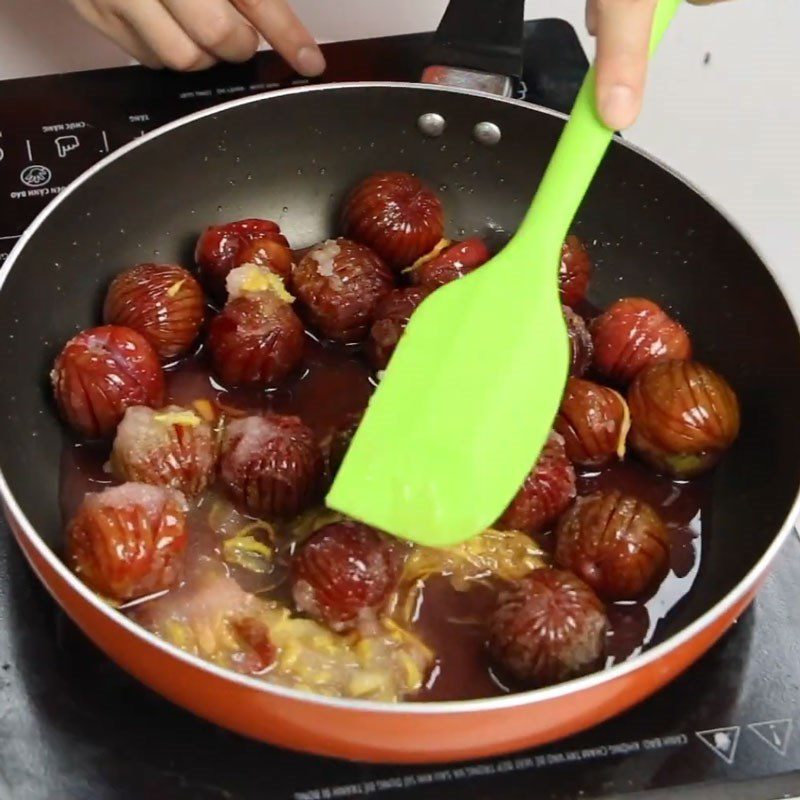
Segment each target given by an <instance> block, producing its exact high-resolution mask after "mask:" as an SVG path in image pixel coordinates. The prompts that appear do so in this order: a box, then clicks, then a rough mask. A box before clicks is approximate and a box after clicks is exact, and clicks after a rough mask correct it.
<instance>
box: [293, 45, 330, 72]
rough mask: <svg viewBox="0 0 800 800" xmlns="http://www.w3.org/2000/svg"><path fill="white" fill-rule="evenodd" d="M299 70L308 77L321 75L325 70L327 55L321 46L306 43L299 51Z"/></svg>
mask: <svg viewBox="0 0 800 800" xmlns="http://www.w3.org/2000/svg"><path fill="white" fill-rule="evenodd" d="M297 71H298V72H299V73H300V74H301V75H305V76H306V77H307V78H313V77H315V76H316V75H321V74H322V73H323V72H324V71H325V56H323V55H322V51H321V50H320V49H319V47H315V46H314V45H310V44H306V45H303V47H301V48H300V49H299V50H298V51H297Z"/></svg>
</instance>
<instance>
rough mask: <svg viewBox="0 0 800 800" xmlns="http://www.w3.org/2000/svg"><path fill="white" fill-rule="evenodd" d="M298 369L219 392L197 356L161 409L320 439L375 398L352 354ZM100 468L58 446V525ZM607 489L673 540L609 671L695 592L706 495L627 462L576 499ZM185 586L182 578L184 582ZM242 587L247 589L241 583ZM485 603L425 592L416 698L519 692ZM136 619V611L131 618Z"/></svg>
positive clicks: (616, 610)
mask: <svg viewBox="0 0 800 800" xmlns="http://www.w3.org/2000/svg"><path fill="white" fill-rule="evenodd" d="M305 363H306V367H305V371H304V372H303V373H302V374H299V375H298V376H297V377H296V378H294V379H293V380H291V381H289V382H287V383H286V384H285V385H284V386H282V387H281V388H280V389H278V390H276V391H272V392H248V391H243V392H225V391H223V390H222V389H221V387H219V386H218V385H216V384H215V383H214V380H213V378H212V377H211V375H210V373H209V370H208V367H207V366H206V363H205V359H204V358H203V356H202V354H200V355H198V356H196V357H194V358H192V359H190V360H188V361H186V362H183V363H182V364H181V365H179V367H178V368H174V369H172V370H170V372H169V373H168V400H169V402H173V403H178V404H185V403H189V402H191V401H193V400H197V399H199V398H203V397H205V398H209V399H210V398H213V399H215V400H218V401H221V402H222V403H225V404H227V405H230V406H232V407H234V408H237V409H242V410H248V411H258V410H272V411H276V412H279V413H289V414H296V415H298V416H300V417H302V419H303V420H304V421H305V422H306V423H307V424H308V425H310V426H311V427H312V428H313V429H314V431H315V432H316V434H317V435H318V436H319V437H320V438H321V437H324V436H325V435H326V434H328V433H329V432H330V431H331V430H334V429H336V428H338V427H339V426H341V425H342V424H343V423H344V422H345V421H346V420H347V418H348V416H350V415H352V414H353V413H354V412H358V411H360V410H361V409H363V408H364V407H365V406H366V403H367V400H368V398H369V395H370V393H371V391H372V385H371V383H370V374H369V371H368V370H367V368H366V367H365V366H364V365H363V363H362V361H361V359H360V358H359V357H358V353H357V352H356V351H355V350H352V349H351V350H348V349H342V348H333V347H328V346H325V345H321V344H319V343H317V342H316V341H313V340H310V341H309V347H308V355H307V358H306V362H305ZM107 459H108V448H107V446H106V447H97V446H90V445H77V444H72V443H68V444H66V445H65V447H64V449H63V453H62V459H61V492H60V498H61V511H62V515H63V519H64V520H65V521H66V520H68V519H69V518H70V517H71V516H72V515H73V514H74V512H75V510H76V509H77V507H78V505H79V504H80V502H81V500H82V499H83V497H84V495H85V494H86V492H90V491H101V490H102V489H103V488H104V487H105V486H108V485H110V484H112V483H113V482H114V481H113V479H112V477H111V476H110V475H109V474H108V473H107V472H106V470H105V469H104V466H103V465H104V464H105V462H106V461H107ZM610 488H616V489H620V490H623V491H626V492H630V493H631V494H634V495H636V496H638V497H640V498H641V499H643V500H645V501H646V502H648V503H650V504H651V505H652V506H653V507H654V508H655V509H656V510H657V511H659V513H660V514H661V516H662V518H663V520H664V521H665V523H666V524H667V526H668V527H669V529H670V531H671V535H672V541H673V547H672V569H671V571H670V574H669V576H668V577H667V579H666V580H665V581H664V582H663V583H662V585H661V586H660V588H659V589H658V591H657V592H656V593H655V594H654V595H653V596H652V597H651V598H649V599H648V600H646V601H644V602H637V603H625V604H623V603H618V604H615V605H613V606H611V608H610V611H609V616H610V619H611V630H610V632H609V635H608V648H607V649H608V663H615V662H618V661H622V660H624V659H626V658H629V657H630V656H632V655H635V654H636V653H638V652H640V651H641V650H642V648H643V647H646V646H647V644H648V643H649V642H650V641H651V640H652V639H653V637H654V635H656V632H657V628H658V625H659V623H660V621H661V620H663V618H664V617H665V615H666V614H668V613H669V611H670V610H671V609H672V608H673V607H674V606H675V605H676V604H677V603H678V602H679V601H680V600H681V599H682V598H683V597H684V596H685V594H686V593H687V592H688V591H689V589H690V588H691V586H692V584H693V583H694V580H695V578H696V576H697V571H698V567H699V561H700V554H701V542H702V538H701V529H702V514H701V509H702V507H703V505H704V501H705V499H706V497H707V492H708V486H707V483H706V482H705V481H702V480H701V481H695V482H692V483H689V484H676V483H673V482H671V481H669V480H666V479H664V478H660V477H658V476H656V475H654V474H653V473H652V472H650V471H649V470H647V469H646V468H644V467H643V466H641V465H639V464H638V463H637V462H636V461H634V460H632V459H631V460H628V461H626V462H623V463H620V464H616V465H614V466H612V467H610V468H608V469H605V470H603V471H602V472H599V473H586V474H583V475H581V476H580V477H579V481H578V491H579V493H580V494H587V493H589V492H591V491H594V490H598V489H610ZM196 538H197V542H196V543H195V546H194V551H195V556H198V554H199V555H206V556H207V555H208V553H209V552H211V548H210V547H208V548H207V547H206V545H205V542H206V540H207V537H204V536H202V535H201V534H200V533H198V535H197V537H196ZM542 544H543V546H544V547H545V548H547V547H549V546H550V542H549V537H548V536H544V537H542ZM199 560H202V559H201V558H199V557H194V558H190V559H189V562H188V563H189V564H190V565H191V564H192V563H197V562H198V561H199ZM190 569H191V566H190ZM191 578H192V576H191V574H189V575H187V577H186V580H187V581H191ZM243 581H244V582H246V581H247V577H246V576H245V577H243ZM243 588H245V589H248V590H249V589H250V588H251V587H249V586H244V587H243ZM276 591H278V592H280V591H281V590H280V589H278V590H276ZM154 602H158V601H154ZM492 604H493V593H492V591H490V590H489V589H488V588H486V587H483V586H480V585H476V587H475V588H474V589H472V590H470V591H468V592H458V591H456V590H455V589H453V588H452V587H451V585H450V584H449V583H448V582H447V581H446V580H444V579H441V578H438V579H432V580H429V581H428V582H427V583H426V585H425V588H424V590H423V592H422V594H421V597H420V601H419V604H418V606H417V613H416V630H417V632H418V633H419V634H421V636H422V638H423V639H424V640H425V642H426V643H427V644H428V645H429V646H430V647H431V648H432V649H433V650H434V652H435V653H436V655H437V661H436V664H435V666H434V668H433V670H432V672H431V673H430V675H429V678H428V682H427V686H426V688H425V689H423V690H422V692H421V693H420V694H419V695H418V697H417V698H416V699H419V700H456V699H468V698H476V697H491V696H495V695H500V694H504V693H506V692H509V691H516V690H518V689H519V688H521V687H516V686H511V685H508V684H507V682H505V681H504V679H503V678H501V677H498V676H497V675H495V673H494V672H493V671H492V669H491V667H490V664H489V661H488V659H487V657H486V655H485V649H484V643H485V638H486V636H485V625H484V623H485V620H486V618H487V615H488V614H489V612H490V610H491V607H492ZM140 612H141V609H140V610H139V611H137V612H136V613H140ZM131 613H134V612H131Z"/></svg>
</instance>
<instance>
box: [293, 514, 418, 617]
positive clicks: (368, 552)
mask: <svg viewBox="0 0 800 800" xmlns="http://www.w3.org/2000/svg"><path fill="white" fill-rule="evenodd" d="M401 567H402V558H401V555H400V551H399V548H398V546H397V545H396V544H394V543H392V542H390V541H389V540H388V539H387V538H386V537H384V536H382V535H381V534H380V533H378V532H377V531H375V530H373V529H372V528H369V527H367V526H366V525H362V524H361V523H358V522H335V523H332V524H330V525H326V526H325V527H323V528H320V529H319V530H318V531H316V532H315V533H314V534H313V535H312V536H311V537H310V538H309V539H308V540H307V541H306V542H305V543H304V544H303V545H302V546H301V547H300V548H299V549H298V551H297V553H296V554H295V556H294V558H293V559H292V570H291V571H292V596H293V597H294V601H295V605H296V606H297V608H298V610H299V611H302V612H303V613H305V614H308V615H309V616H310V617H312V618H314V619H317V620H320V621H322V622H324V623H326V624H327V625H328V626H329V627H330V628H332V629H333V630H336V631H343V630H348V629H351V628H354V627H356V625H357V624H358V623H359V621H366V620H365V619H364V618H365V617H366V616H372V617H374V615H375V614H377V613H378V612H379V611H380V610H381V609H382V608H383V607H384V606H385V605H386V603H387V601H388V600H389V598H390V596H391V595H392V593H393V592H394V590H395V589H396V587H397V583H398V581H399V578H400V570H401Z"/></svg>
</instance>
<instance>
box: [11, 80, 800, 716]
mask: <svg viewBox="0 0 800 800" xmlns="http://www.w3.org/2000/svg"><path fill="white" fill-rule="evenodd" d="M369 88H372V89H388V90H393V89H402V90H409V89H411V90H416V91H421V92H432V93H436V92H446V93H455V94H460V95H468V96H477V97H480V98H483V99H490V100H494V101H496V102H500V103H506V104H510V105H514V106H519V107H522V108H525V109H527V110H531V111H535V112H538V113H544V114H546V115H548V116H551V117H555V118H557V119H561V120H566V119H567V115H565V114H562V113H561V112H558V111H554V110H553V109H549V108H545V107H543V106H539V105H535V104H532V103H528V102H526V101H524V100H518V99H515V98H499V97H496V96H495V95H492V94H488V93H486V92H478V91H473V90H469V89H458V88H452V87H446V86H438V85H431V84H419V83H403V82H382V81H370V82H346V83H331V84H314V85H308V86H299V87H293V88H288V89H281V90H276V91H271V92H265V93H262V94H257V95H251V96H248V97H242V98H238V99H236V100H231V101H228V102H226V103H221V104H219V105H216V106H213V107H211V108H208V109H203V110H201V111H197V112H195V113H193V114H190V115H187V116H185V117H181V118H180V119H177V120H174V121H173V122H170V123H168V124H166V125H163V126H161V127H159V128H156V129H155V130H153V131H151V132H149V133H147V134H145V135H144V136H140V137H138V138H136V139H134V140H133V141H131V142H128V143H127V144H125V145H123V146H122V147H120V148H118V149H117V150H115V151H114V152H112V153H110V154H109V155H107V156H106V157H105V158H103V159H101V160H100V161H98V162H97V163H96V164H94V165H93V166H91V167H90V168H89V169H87V170H86V171H85V172H84V173H83V174H82V175H80V176H78V177H77V178H76V179H75V180H74V181H72V183H70V184H69V186H67V187H66V188H65V189H64V190H63V191H62V192H61V193H59V194H58V195H57V196H56V197H55V198H54V199H53V200H52V201H51V202H50V203H48V205H47V206H46V207H45V208H44V209H43V210H42V211H41V212H40V213H39V214H38V215H37V216H36V218H35V219H34V221H33V222H32V223H31V224H30V225H29V226H28V228H27V229H26V230H25V231H24V233H23V234H22V235H21V236H20V238H19V240H18V241H17V243H16V244H15V246H14V247H13V249H12V250H11V252H10V253H9V255H8V258H7V259H6V262H5V263H4V264H3V266H2V269H0V291H2V290H3V287H4V286H5V283H6V280H7V278H8V275H9V274H10V272H11V270H12V269H13V267H14V264H15V263H16V261H17V259H18V257H19V254H20V253H21V252H22V251H23V250H24V249H25V247H26V246H27V245H28V243H29V242H30V240H31V239H32V238H33V236H34V234H35V233H36V232H37V231H38V229H39V228H40V227H41V225H42V224H43V223H44V221H45V220H46V219H47V218H48V217H49V216H50V215H51V214H52V212H53V211H54V209H55V208H57V207H58V205H59V204H60V203H61V202H62V201H64V200H65V199H66V197H68V196H69V195H71V194H72V193H73V192H74V191H76V190H77V189H78V188H79V187H80V186H82V185H83V184H84V183H85V182H87V181H88V180H89V179H90V178H91V177H92V176H93V175H94V174H95V173H97V172H99V171H100V170H102V169H104V168H105V167H106V166H108V165H109V164H111V163H113V162H114V161H116V160H117V159H119V158H121V157H122V156H124V155H126V154H127V153H128V152H130V151H132V150H134V149H135V148H137V147H140V146H142V145H143V144H145V143H147V142H150V141H153V140H154V139H157V138H159V137H161V136H164V135H165V134H167V133H169V132H170V131H172V130H175V129H177V128H181V127H183V126H184V125H188V124H191V123H193V122H195V121H197V120H200V119H203V118H206V117H214V116H216V115H218V114H222V113H224V112H226V111H228V110H230V109H233V108H238V107H240V106H245V105H249V104H251V103H257V102H264V101H268V100H270V99H271V98H277V97H284V96H287V95H296V94H305V93H308V92H318V91H334V90H348V89H349V90H361V89H369ZM614 142H615V144H616V145H617V146H622V147H625V148H627V149H629V150H631V151H632V152H634V153H636V154H637V155H639V156H641V157H643V158H646V159H647V160H648V161H650V162H651V163H653V164H655V165H656V166H658V167H660V168H661V169H663V170H664V171H665V172H667V173H669V174H670V175H671V176H672V177H673V178H675V179H677V180H679V181H680V182H681V183H683V184H684V185H685V186H687V188H689V189H690V190H692V191H693V192H695V193H696V194H697V195H699V196H700V197H701V198H702V199H703V200H704V201H705V202H706V203H708V204H709V205H710V206H711V207H712V208H713V209H714V210H715V211H717V213H719V214H720V215H721V216H722V217H723V218H724V219H725V221H726V222H727V223H728V224H729V225H730V226H731V227H732V228H733V229H734V230H735V231H736V233H737V234H738V235H739V236H740V237H741V238H742V239H743V240H744V242H745V243H746V244H747V245H748V247H750V248H751V250H752V251H753V252H754V253H755V254H756V255H757V256H758V258H759V260H760V261H761V263H762V264H763V265H764V268H765V269H766V270H767V272H768V273H769V275H770V277H771V278H772V280H773V281H774V283H775V285H776V286H777V288H778V290H779V291H780V293H781V295H782V297H783V299H784V302H785V303H786V305H787V307H788V309H789V312H790V313H791V315H792V317H793V319H794V322H795V326H796V327H797V328H798V330H799V331H800V322H799V320H800V316H799V315H798V310H797V309H796V308H795V307H794V305H793V303H792V301H791V299H790V296H789V295H788V294H787V292H786V291H785V290H784V286H783V285H782V282H781V279H780V278H779V277H778V276H777V275H776V274H775V273H774V272H773V270H772V269H770V267H769V266H768V264H767V263H766V261H765V260H764V258H763V257H762V256H761V253H760V252H759V250H758V249H757V248H756V247H755V246H754V245H753V243H752V242H751V241H750V238H749V237H748V236H747V235H746V234H745V233H744V232H743V231H741V230H740V229H739V227H738V226H737V225H736V224H735V223H734V222H733V221H732V220H731V219H730V218H729V217H728V215H727V214H726V213H724V212H723V210H722V209H721V208H720V207H719V205H718V204H717V203H715V202H714V201H713V200H712V199H710V198H709V197H707V196H706V195H705V194H704V193H703V192H702V191H700V190H699V189H698V188H697V187H696V186H695V185H694V184H693V183H692V182H691V181H689V180H687V179H686V178H685V177H684V176H683V175H681V174H680V173H678V172H677V171H675V170H674V169H672V168H671V167H669V166H668V165H666V164H664V163H663V162H662V161H660V160H659V159H658V158H656V157H654V156H652V155H651V154H649V153H648V152H647V151H645V150H644V149H642V148H641V147H638V146H637V145H635V144H632V143H630V142H628V141H626V140H623V139H622V138H621V137H619V136H615V137H614ZM0 501H2V503H3V505H4V507H5V509H6V512H7V513H8V514H10V515H11V516H12V517H13V519H14V522H15V523H16V525H17V526H18V530H16V529H15V530H14V531H13V532H14V534H15V537H16V536H20V535H23V534H24V536H25V537H26V539H27V540H28V542H30V544H31V546H32V547H33V548H34V550H35V551H36V552H37V553H38V555H39V556H40V557H41V558H42V559H43V560H44V561H45V562H46V563H47V565H48V566H49V567H50V568H51V569H53V570H54V571H55V572H56V573H57V574H58V576H59V577H60V578H61V579H62V580H63V581H64V582H65V583H66V584H67V585H68V586H69V587H70V589H72V590H73V591H74V592H77V594H78V595H79V596H80V597H81V599H82V600H84V601H86V602H87V603H89V604H90V605H91V606H92V607H93V608H94V610H95V611H98V612H100V613H101V614H103V615H104V616H106V617H107V618H108V620H109V621H111V622H114V623H116V624H118V625H121V626H122V628H123V629H124V630H126V631H127V633H129V634H131V635H133V636H135V637H137V638H139V639H141V640H143V642H144V643H146V644H147V645H149V646H152V647H156V648H157V649H159V650H161V651H162V652H163V653H165V654H166V655H169V656H171V657H172V658H175V659H178V660H179V661H183V662H184V663H185V664H186V665H187V666H188V667H193V668H197V669H200V670H202V671H204V672H207V673H210V674H211V675H213V676H215V677H216V678H219V679H222V680H225V681H233V682H234V683H237V684H239V685H240V686H241V687H242V688H246V689H250V690H255V691H259V692H265V693H267V694H272V693H275V694H277V695H279V696H282V697H284V698H286V699H288V700H294V701H300V702H304V703H313V704H318V705H321V706H325V707H329V708H338V709H342V710H347V711H359V712H366V713H372V714H376V713H377V714H383V713H389V714H411V715H425V716H427V715H439V714H464V713H476V712H492V711H499V710H502V709H509V708H516V707H519V706H524V705H532V706H533V705H536V704H538V703H543V702H548V701H552V700H556V699H558V698H563V697H566V696H570V695H572V694H577V693H580V692H582V691H585V690H590V689H593V688H596V687H598V686H601V685H603V684H605V683H609V682H612V681H615V680H617V679H620V678H623V677H624V676H626V675H629V674H632V673H635V672H638V671H640V670H642V669H645V668H647V667H650V666H652V665H653V664H654V663H655V662H657V661H659V660H661V659H662V658H663V657H665V656H667V655H668V654H669V653H671V652H673V651H676V650H678V649H679V648H681V647H682V646H683V645H685V644H687V643H688V642H690V641H691V640H692V639H694V638H695V637H696V636H697V635H698V634H700V633H701V632H702V631H703V630H705V629H706V628H708V627H709V626H710V625H712V624H713V623H714V622H715V621H717V620H718V619H720V618H722V617H724V616H725V615H726V614H727V613H728V612H729V611H730V610H731V609H732V608H734V607H735V606H736V605H737V604H738V603H739V602H741V601H742V600H744V599H745V598H746V597H747V595H748V594H749V593H750V592H751V591H752V590H753V589H754V588H755V587H756V585H757V583H758V581H759V579H760V578H761V577H762V576H763V575H764V573H765V572H766V570H767V569H768V567H769V565H770V564H771V562H772V561H773V559H774V558H775V556H776V555H777V553H778V551H779V550H780V548H781V547H782V546H783V544H784V542H785V541H786V539H787V538H788V536H789V534H790V532H791V530H792V528H793V526H794V523H795V520H796V519H797V517H798V515H800V486H798V487H797V493H796V495H795V499H794V501H793V503H792V505H791V507H790V509H789V512H788V514H787V516H786V518H785V520H784V522H783V523H782V524H781V526H780V528H779V530H778V533H777V534H776V536H775V538H774V539H773V541H772V542H771V543H770V545H769V546H768V547H767V549H766V550H765V552H764V553H763V555H762V556H761V558H760V559H759V560H758V561H757V562H756V563H755V564H754V565H753V566H752V567H751V569H750V570H749V571H748V572H747V574H746V575H745V576H744V578H743V579H742V580H741V581H740V582H739V584H738V585H737V586H736V587H734V588H733V589H732V590H731V591H730V592H728V594H726V595H725V596H724V597H722V598H721V599H720V600H719V601H718V602H717V603H715V604H714V605H713V606H711V608H709V609H708V610H706V611H705V612H704V613H703V614H701V615H700V616H699V617H698V618H697V619H696V620H694V621H693V622H692V623H690V624H689V625H687V626H686V627H685V628H683V629H682V630H680V631H678V632H677V633H675V634H673V635H672V636H670V637H669V638H668V639H666V640H665V641H664V642H661V643H660V644H658V645H656V646H655V647H653V648H651V649H648V650H645V651H644V652H643V653H641V654H639V655H637V656H634V657H633V658H630V659H628V660H626V661H624V662H622V663H620V664H616V665H614V666H612V667H610V668H608V669H604V670H601V671H599V672H595V673H592V674H590V675H587V676H584V677H582V678H577V679H573V680H571V681H567V682H565V683H561V684H556V685H554V686H549V687H545V688H541V689H531V690H528V691H525V692H519V693H515V694H509V695H504V696H501V697H491V698H479V699H474V700H450V701H430V702H422V703H415V702H408V701H402V702H398V703H387V702H383V701H374V700H357V699H350V698H335V697H324V696H322V695H316V694H313V693H311V692H304V691H301V690H298V689H292V688H289V687H284V686H278V685H275V684H270V683H267V682H265V681H260V680H258V679H256V678H251V677H248V676H246V675H241V674H238V673H236V672H233V671H231V670H227V669H224V668H222V667H219V666H217V665H215V664H212V663H211V662H208V661H204V660H203V659H201V658H200V657H198V656H194V655H191V654H189V653H186V652H184V651H183V650H181V649H180V648H178V647H177V646H175V645H172V644H170V643H169V642H166V641H164V640H163V639H160V638H158V637H157V636H156V635H155V634H153V633H150V632H149V631H147V630H146V629H145V628H143V627H141V626H139V625H137V624H136V623H134V622H133V621H131V620H130V619H128V618H127V617H125V616H124V615H122V614H119V613H118V612H117V611H116V610H114V609H112V608H111V607H110V606H109V605H108V604H107V603H104V602H103V601H102V600H100V598H99V597H98V596H97V595H95V594H94V593H93V592H92V591H91V590H90V589H89V588H88V587H87V586H85V585H84V584H83V583H82V582H81V581H80V580H79V579H78V577H77V576H76V575H74V574H73V573H72V572H71V571H70V570H69V568H68V567H67V565H66V564H65V563H64V562H63V561H62V560H61V559H60V558H59V557H58V556H57V555H56V553H55V551H54V550H52V549H51V548H50V547H49V546H48V545H47V544H46V543H45V541H44V540H43V539H42V537H41V536H40V535H39V533H38V532H37V531H36V529H35V528H34V526H33V525H32V524H31V523H30V521H29V520H28V518H27V516H26V515H25V513H24V512H23V511H22V509H21V507H20V506H19V504H18V503H17V500H16V498H15V497H14V495H13V493H12V492H11V489H10V487H9V485H8V483H7V481H6V477H5V474H4V473H3V471H2V470H1V469H0ZM18 531H20V532H21V533H20V532H18ZM23 551H24V550H23ZM26 559H27V560H28V562H29V563H30V564H31V566H32V568H33V570H34V572H35V573H36V574H37V577H38V578H39V580H40V581H41V582H42V584H43V585H44V586H45V588H46V589H47V590H48V592H50V593H51V594H52V591H51V589H50V587H49V586H48V585H47V583H46V582H45V581H44V580H43V579H42V577H41V575H40V574H39V572H38V570H37V569H36V567H35V566H34V565H33V563H32V561H31V559H30V558H29V557H28V556H27V553H26ZM136 679H137V680H139V679H138V678H136Z"/></svg>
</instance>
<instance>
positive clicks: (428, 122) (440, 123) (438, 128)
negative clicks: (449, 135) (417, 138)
mask: <svg viewBox="0 0 800 800" xmlns="http://www.w3.org/2000/svg"><path fill="white" fill-rule="evenodd" d="M417 127H418V128H419V129H420V132H421V133H423V134H424V135H425V136H430V137H431V138H432V139H433V138H435V137H437V136H441V135H442V134H443V133H444V129H445V128H446V127H447V123H446V122H445V119H444V117H443V116H442V115H441V114H432V113H430V114H422V116H420V118H419V119H418V120H417Z"/></svg>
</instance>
